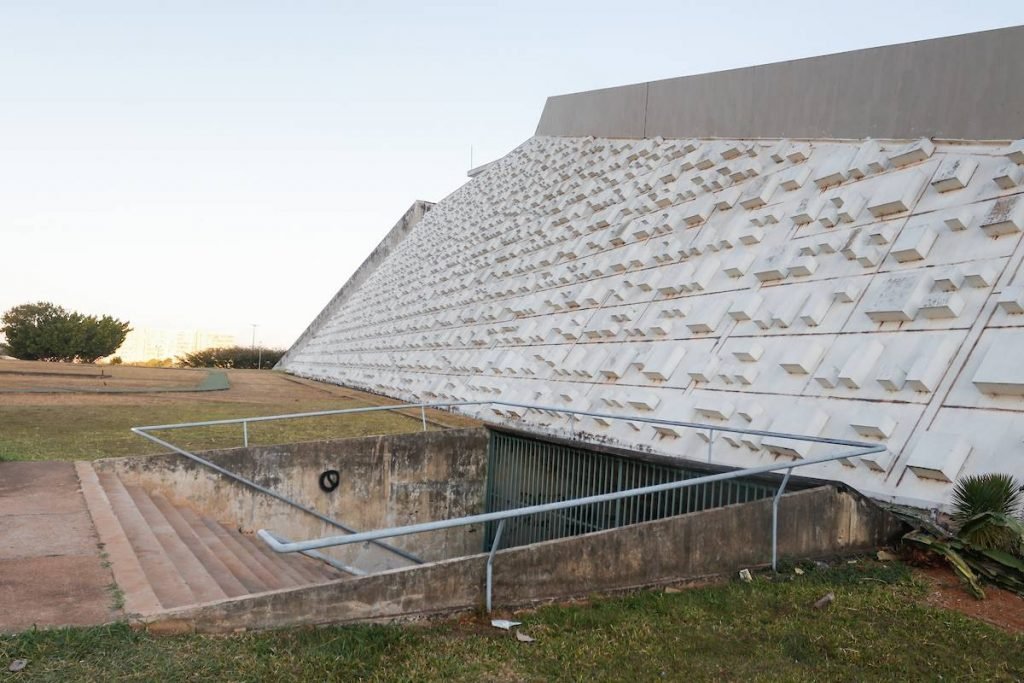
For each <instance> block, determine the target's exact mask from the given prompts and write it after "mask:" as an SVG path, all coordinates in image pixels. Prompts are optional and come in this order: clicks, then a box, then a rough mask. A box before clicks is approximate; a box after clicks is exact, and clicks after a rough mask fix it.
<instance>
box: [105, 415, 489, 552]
mask: <svg viewBox="0 0 1024 683" xmlns="http://www.w3.org/2000/svg"><path fill="white" fill-rule="evenodd" d="M487 438H488V437H487V431H486V430H484V429H468V430H447V431H441V432H427V433H420V432H417V433H413V434H399V435H392V436H371V437H364V438H358V439H341V440H336V441H315V442H309V443H298V444H284V445H279V446H257V447H252V448H234V449H229V450H220V451H207V452H205V453H201V455H202V456H203V457H204V458H206V459H207V460H210V461H211V462H213V463H215V464H217V465H220V466H221V467H224V468H225V469H227V470H229V471H231V472H234V473H236V474H238V475H240V476H243V477H245V478H247V479H250V480H251V481H255V482H256V483H257V484H260V485H261V486H265V487H267V488H269V489H271V490H273V491H276V492H278V493H281V494H283V495H285V496H288V497H290V498H291V499H292V500H295V501H297V502H299V503H301V504H303V505H305V506H307V507H310V508H312V509H314V510H317V511H318V512H321V513H322V514H325V515H327V516H328V517H331V518H333V519H337V520H338V521H340V522H342V523H344V524H346V525H348V526H350V527H352V528H354V529H357V530H359V531H367V530H370V529H379V528H382V527H389V526H397V525H402V524H415V523H418V522H427V521H431V520H435V519H447V518H451V517H460V516H463V515H469V514H476V513H479V512H482V511H483V497H484V487H485V484H486V466H487ZM96 466H97V467H98V468H101V469H102V468H114V469H115V470H117V471H118V472H119V474H121V476H122V478H123V479H124V480H125V481H126V482H138V483H140V484H142V485H143V486H144V487H145V488H147V489H148V490H151V491H156V492H159V493H161V494H163V495H164V496H166V497H167V498H169V499H171V500H172V501H174V502H175V503H176V504H179V505H191V506H193V507H195V508H196V509H198V510H199V511H201V512H203V513H204V514H207V515H210V516H212V517H215V518H216V519H218V520H219V521H222V522H225V523H230V524H237V525H239V526H240V527H241V528H244V529H246V530H253V531H254V530H256V529H260V528H266V529H268V530H270V531H272V532H274V533H276V534H279V535H282V536H284V537H286V538H288V539H289V540H300V539H306V538H315V537H319V536H327V535H334V534H338V533H343V532H341V531H339V530H338V529H337V528H335V527H333V526H331V525H328V524H326V523H324V522H321V521H320V520H318V519H316V518H315V517H313V516H312V515H307V514H304V513H302V512H299V511H297V510H295V509H294V508H292V507H289V506H288V505H286V504H284V503H282V502H280V501H277V500H275V499H273V498H271V497H270V496H267V495H265V494H262V493H258V492H256V491H253V490H252V489H249V488H248V487H245V486H243V485H242V484H239V483H237V482H235V481H233V480H231V479H229V478H227V477H224V476H222V475H220V474H217V473H216V472H213V471H211V470H209V469H208V468H206V467H204V466H202V465H199V464H197V463H195V462H193V461H191V460H188V459H187V458H184V457H181V456H178V455H166V456H154V457H142V458H114V459H110V460H101V461H98V462H97V465H96ZM327 469H336V470H338V471H339V472H340V473H341V483H340V485H339V487H338V489H337V490H335V491H333V492H331V493H325V492H323V491H321V490H320V487H319V483H318V480H319V476H320V474H321V473H322V472H323V471H324V470H327ZM482 543H483V540H482V532H481V529H478V528H475V527H467V528H460V529H450V530H446V531H438V532H433V533H430V534H418V535H415V536H406V537H404V538H399V539H395V541H394V545H395V546H398V547H401V548H403V549H405V550H408V551H409V552H412V553H414V554H417V555H419V556H420V557H422V558H423V559H425V560H429V561H434V560H439V559H444V558H448V557H460V556H463V555H469V554H473V553H477V552H479V551H480V548H481V544H482ZM335 555H336V557H338V559H341V560H342V561H345V562H349V563H351V564H353V565H355V566H357V567H360V568H364V569H383V568H388V567H392V566H400V565H395V564H394V562H395V560H396V558H395V556H394V555H392V554H391V553H386V552H384V551H381V550H380V549H378V548H375V547H374V546H372V545H367V546H366V547H365V548H364V547H362V546H358V547H353V546H347V547H345V548H341V549H338V550H337V551H335ZM403 564H404V563H403Z"/></svg>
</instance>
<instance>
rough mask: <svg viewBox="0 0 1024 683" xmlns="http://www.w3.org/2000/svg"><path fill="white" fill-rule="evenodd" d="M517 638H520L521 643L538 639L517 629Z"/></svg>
mask: <svg viewBox="0 0 1024 683" xmlns="http://www.w3.org/2000/svg"><path fill="white" fill-rule="evenodd" d="M516 640H518V641H519V642H520V643H532V642H534V640H536V639H535V638H531V637H530V636H528V635H526V634H525V633H523V632H522V631H516Z"/></svg>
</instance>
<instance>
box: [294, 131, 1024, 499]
mask: <svg viewBox="0 0 1024 683" xmlns="http://www.w3.org/2000/svg"><path fill="white" fill-rule="evenodd" d="M1022 174H1024V144H1022V143H1021V142H1017V143H1012V144H964V143H958V144H953V143H933V142H931V141H929V140H918V141H882V142H879V141H874V140H867V141H862V142H833V141H790V140H759V141H729V140H696V139H690V140H664V139H647V140H610V139H594V138H554V137H535V138H532V139H531V140H529V141H528V142H526V143H524V144H523V145H522V146H521V147H520V148H518V149H517V150H515V151H514V152H512V153H511V154H509V155H508V156H507V157H505V158H504V159H502V160H500V161H498V162H496V163H495V164H494V165H492V166H491V167H490V168H488V169H487V170H486V171H485V172H483V173H481V174H480V175H478V176H477V177H475V178H474V179H473V180H472V181H471V182H469V183H467V184H466V185H465V186H464V187H462V188H461V189H460V190H458V191H457V192H455V193H454V194H453V195H451V196H450V197H449V198H447V199H446V200H444V201H443V202H441V203H440V204H438V205H436V206H435V207H434V208H433V209H432V210H431V211H430V212H429V213H427V214H426V215H425V216H424V217H423V219H422V220H420V222H419V223H417V224H416V225H415V227H414V228H413V229H412V230H411V231H410V233H409V235H408V236H407V237H406V239H405V240H403V241H402V242H401V243H399V244H398V245H397V246H396V248H395V249H394V250H393V251H391V253H390V254H388V255H387V257H386V258H384V259H382V260H381V261H380V263H379V265H378V266H377V268H376V269H375V270H374V271H373V272H372V273H371V274H369V276H367V277H366V279H365V280H364V281H363V282H362V284H361V285H360V286H359V287H358V289H356V290H355V291H353V292H351V294H350V295H349V296H348V298H347V299H346V300H345V301H344V303H343V304H342V305H341V306H340V307H338V308H337V310H335V311H333V312H332V313H331V315H330V316H329V317H328V319H327V320H325V321H324V322H323V324H322V325H321V326H320V327H319V328H318V329H317V330H316V331H315V333H313V334H311V335H309V336H307V337H304V338H303V339H302V340H300V342H299V343H297V344H296V346H295V347H294V348H293V349H292V350H291V351H290V353H289V355H288V357H287V359H286V362H285V363H284V364H283V367H284V369H285V370H287V371H289V372H293V373H296V374H300V375H303V376H307V377H313V378H317V379H323V380H327V381H331V382H337V383H341V384H345V385H349V386H354V387H359V388H363V389H368V390H371V391H375V392H380V393H383V394H387V395H390V396H394V397H398V398H402V399H409V400H431V401H433V400H436V401H442V400H487V399H501V400H511V401H521V402H528V403H540V404H546V405H555V406H561V407H565V408H573V409H578V410H587V409H592V410H599V411H605V412H618V413H621V414H622V415H623V416H627V415H629V414H635V413H636V412H637V411H639V412H640V413H642V414H645V415H647V416H656V417H664V418H666V419H676V420H693V421H700V422H711V423H719V424H730V425H737V426H752V427H755V428H765V429H771V430H775V431H784V432H797V433H805V434H814V435H829V436H834V437H840V438H854V439H867V440H872V439H874V440H879V441H882V442H884V443H885V444H886V445H887V446H888V447H889V453H888V454H887V455H885V456H884V457H873V458H871V459H861V460H859V461H856V462H854V461H850V462H842V463H831V464H826V465H821V466H818V467H816V468H814V469H815V471H814V472H810V471H808V472H807V474H808V475H810V476H819V477H824V478H831V479H837V480H842V481H845V482H848V483H850V484H851V485H853V486H855V487H856V488H858V489H859V490H861V491H864V492H866V493H869V494H871V495H874V496H878V497H882V498H897V499H899V500H902V501H904V502H916V503H918V504H927V505H931V504H935V503H943V502H945V501H947V500H948V496H949V492H950V490H951V487H952V484H951V481H953V480H955V479H956V477H957V476H958V475H960V474H962V473H966V472H984V471H1009V472H1013V473H1015V474H1018V475H1024V443H1022V442H1024V314H1022V311H1024V297H1022V294H1021V289H1020V286H1019V285H1020V283H1021V281H1022V280H1021V275H1020V270H1021V265H1020V264H1021V260H1022V258H1024V247H1022V245H1021V231H1022V230H1024V198H1022V196H1021V194H1022V190H1024V186H1022V183H1024V175H1022ZM1015 283H1016V285H1015ZM482 415H483V416H484V417H485V418H487V419H491V420H495V421H501V420H514V421H521V422H525V423H527V424H529V425H532V426H534V427H537V428H543V429H547V430H551V431H553V432H560V433H565V432H569V431H570V424H569V421H568V418H567V417H566V416H565V415H564V414H558V413H555V412H548V413H540V412H533V411H531V412H524V411H512V412H509V413H503V414H501V415H499V414H498V413H497V412H494V411H489V410H488V411H483V413H482ZM571 429H573V430H574V431H575V432H576V434H577V435H582V436H583V438H589V439H595V440H602V441H611V442H614V443H619V444H622V445H624V446H628V447H634V448H641V449H650V450H653V451H657V452H660V453H665V454H669V455H675V456H679V457H692V458H698V459H704V456H705V453H706V452H707V444H706V443H705V442H704V441H703V440H702V438H701V437H700V435H697V434H694V433H692V432H686V431H683V430H678V431H674V430H671V429H668V428H655V427H651V426H650V425H642V424H638V423H630V422H629V421H628V420H621V421H614V422H610V423H608V424H606V423H605V421H598V420H591V419H585V420H583V421H581V422H579V423H576V424H574V425H572V427H571ZM822 448H823V447H820V446H816V447H804V446H798V447H797V446H794V445H793V444H792V443H782V442H774V441H772V440H771V439H768V438H765V439H763V440H760V439H757V438H746V439H742V440H741V439H732V438H721V437H720V438H719V439H717V440H716V442H715V443H714V445H713V459H714V461H715V462H717V463H719V464H723V465H731V466H752V465H760V464H765V463H768V462H771V461H774V460H775V459H777V458H792V457H808V456H810V455H814V454H820V453H824V451H823V450H821V449H822Z"/></svg>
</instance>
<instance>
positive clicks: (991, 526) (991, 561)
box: [903, 474, 1024, 598]
mask: <svg viewBox="0 0 1024 683" xmlns="http://www.w3.org/2000/svg"><path fill="white" fill-rule="evenodd" d="M1022 502H1024V489H1022V487H1021V484H1020V482H1018V481H1017V480H1016V479H1014V478H1013V477H1011V476H1010V475H1008V474H980V475H972V476H967V477H964V478H963V479H961V480H960V481H958V482H957V484H956V487H955V488H954V489H953V509H954V513H953V520H954V521H955V522H956V523H957V525H958V526H959V529H958V530H957V532H956V533H955V534H949V533H948V532H946V531H945V530H944V529H940V528H939V527H938V526H936V525H934V524H930V523H926V522H924V521H923V520H917V523H916V524H915V526H916V527H917V528H916V529H914V530H913V531H911V532H910V533H908V534H906V535H905V536H904V537H903V538H904V540H906V541H908V542H910V543H912V544H914V545H916V546H918V547H919V548H923V549H925V550H929V551H931V552H934V553H937V554H938V555H941V556H942V557H944V558H945V559H946V561H947V562H949V564H950V566H951V567H952V568H953V571H954V572H956V574H957V575H958V576H959V577H960V578H961V579H962V580H963V582H964V584H965V586H966V587H967V590H968V591H970V593H971V594H972V595H973V596H975V597H976V598H984V597H985V591H984V590H983V589H982V587H981V582H982V581H986V582H989V583H993V584H995V585H997V586H1001V587H1003V588H1006V589H1008V590H1012V591H1014V592H1016V593H1018V594H1019V595H1024V519H1022V518H1021V516H1020V514H1021V506H1022Z"/></svg>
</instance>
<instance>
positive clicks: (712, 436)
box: [708, 429, 715, 463]
mask: <svg viewBox="0 0 1024 683" xmlns="http://www.w3.org/2000/svg"><path fill="white" fill-rule="evenodd" d="M714 445H715V430H714V429H709V430H708V462H709V463H710V462H711V447H712V446H714Z"/></svg>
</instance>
